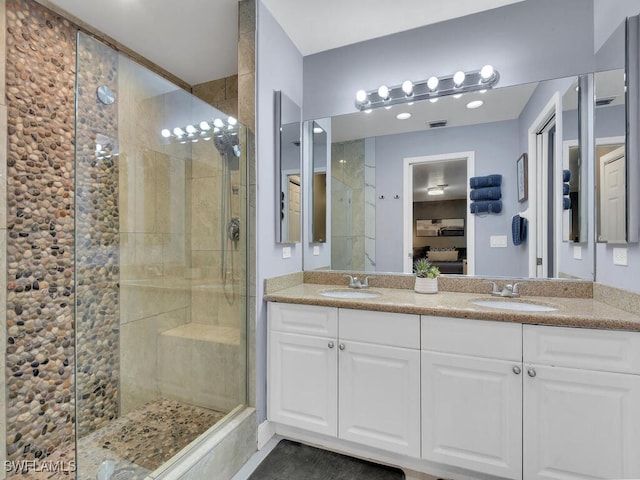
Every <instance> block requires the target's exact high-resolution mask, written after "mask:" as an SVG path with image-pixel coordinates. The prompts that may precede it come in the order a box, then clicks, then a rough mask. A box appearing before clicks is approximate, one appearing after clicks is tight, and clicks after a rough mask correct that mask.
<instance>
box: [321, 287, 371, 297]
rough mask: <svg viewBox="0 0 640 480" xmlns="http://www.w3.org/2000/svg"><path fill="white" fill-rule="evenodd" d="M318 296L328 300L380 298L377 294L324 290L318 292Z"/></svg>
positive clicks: (362, 291)
mask: <svg viewBox="0 0 640 480" xmlns="http://www.w3.org/2000/svg"><path fill="white" fill-rule="evenodd" d="M320 295H322V296H323V297H330V298H377V297H379V296H380V294H379V293H378V292H372V291H369V290H356V289H341V290H325V291H324V292H320Z"/></svg>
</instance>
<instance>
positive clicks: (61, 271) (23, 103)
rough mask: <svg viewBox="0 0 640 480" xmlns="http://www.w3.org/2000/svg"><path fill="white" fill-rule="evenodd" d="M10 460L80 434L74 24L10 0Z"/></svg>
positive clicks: (40, 455) (33, 454) (40, 452)
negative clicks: (76, 418)
mask: <svg viewBox="0 0 640 480" xmlns="http://www.w3.org/2000/svg"><path fill="white" fill-rule="evenodd" d="M6 16H7V17H6V19H7V32H6V33H7V38H6V40H7V41H6V56H7V62H6V86H7V106H8V130H7V134H8V139H7V143H8V154H7V233H8V235H7V252H6V253H7V346H6V385H7V439H6V440H7V458H8V459H9V460H17V459H34V458H43V456H46V455H47V454H49V453H51V452H52V451H53V450H54V449H56V448H57V447H58V446H60V445H61V444H66V443H69V442H73V436H74V396H73V377H74V376H73V369H74V342H73V335H74V317H73V304H74V278H73V276H74V271H73V264H74V251H73V246H74V239H73V222H74V204H73V201H74V200H73V199H74V195H73V177H74V145H73V141H74V140H73V139H74V85H75V78H74V73H75V28H74V27H73V26H72V25H71V24H70V23H69V22H68V21H67V20H65V19H63V18H61V17H59V16H57V15H55V14H53V13H51V12H49V11H48V10H46V9H44V8H42V7H41V6H39V5H38V4H37V3H36V2H33V1H28V0H7V2H6Z"/></svg>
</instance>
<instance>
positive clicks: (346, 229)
mask: <svg viewBox="0 0 640 480" xmlns="http://www.w3.org/2000/svg"><path fill="white" fill-rule="evenodd" d="M577 81H578V78H577V77H569V78H561V79H555V80H547V81H543V82H538V83H532V84H525V85H518V86H513V87H504V88H494V89H493V90H489V91H487V92H485V93H472V94H467V95H464V96H462V97H461V98H454V97H442V98H440V99H438V102H436V103H431V102H415V103H414V104H413V105H397V106H394V107H393V108H392V109H390V110H385V109H379V110H374V111H372V112H371V113H365V112H357V113H353V114H347V115H341V116H336V117H333V118H331V119H323V122H324V121H330V122H331V128H330V132H331V133H330V140H329V142H330V144H331V169H330V176H331V178H330V184H331V188H330V190H329V191H328V192H327V195H328V198H327V203H328V204H330V206H331V207H330V209H329V211H330V212H331V214H330V219H329V220H328V222H330V224H331V233H330V238H327V247H328V248H330V250H331V269H334V270H360V271H379V272H403V271H406V270H405V263H408V264H410V263H411V261H412V260H413V259H414V258H415V257H416V256H427V257H428V256H429V255H430V254H429V251H431V252H432V255H431V256H432V257H433V258H446V259H447V260H443V261H448V262H451V263H450V264H447V265H442V267H443V268H444V267H447V268H445V270H447V271H448V272H449V273H454V272H455V273H459V274H465V273H467V274H474V275H484V276H489V275H497V276H513V277H529V276H536V275H535V273H534V275H530V273H529V272H530V258H529V256H530V255H529V254H530V251H531V249H532V248H534V247H535V241H536V240H535V237H534V236H533V234H532V235H530V236H529V237H528V238H527V240H526V242H523V243H522V244H521V245H515V244H514V242H513V239H512V234H511V223H512V218H513V216H514V215H518V214H521V215H523V216H527V217H528V221H529V225H530V226H531V225H532V224H533V223H535V222H536V218H535V213H536V211H542V210H543V209H544V210H546V211H552V212H553V215H554V217H553V218H554V220H548V222H547V223H554V224H555V225H557V228H554V229H553V230H552V231H550V232H548V235H544V236H542V238H541V239H540V240H538V241H540V242H546V250H547V251H548V252H550V253H553V254H554V257H553V258H555V260H553V261H552V262H550V267H549V269H548V273H547V272H545V275H544V276H549V277H561V278H583V279H588V280H593V272H594V263H595V262H594V257H593V255H592V254H593V249H590V251H589V254H588V255H585V256H583V257H582V258H575V256H574V255H573V252H572V251H570V250H568V249H569V248H573V247H570V246H569V245H571V244H569V243H568V242H567V241H565V242H564V244H565V245H566V247H564V249H567V252H565V251H564V250H563V249H562V247H561V244H562V243H563V242H562V240H563V235H565V239H566V240H569V238H570V237H571V238H572V241H579V242H586V241H587V239H586V235H585V236H584V238H583V236H582V230H583V229H584V230H586V229H588V225H589V224H590V223H591V222H593V220H592V219H590V218H588V213H587V210H588V209H587V208H586V207H583V206H581V205H580V202H579V200H578V201H577V202H576V203H577V206H578V208H576V211H575V216H576V218H575V220H574V222H575V224H576V225H577V226H576V227H575V229H576V230H575V233H570V230H569V229H567V231H566V233H564V230H563V228H562V226H563V224H562V218H563V217H562V215H563V213H562V212H563V210H562V195H559V194H556V193H553V194H549V195H543V194H539V195H536V192H535V190H536V189H537V185H538V182H536V181H535V174H534V177H533V178H532V169H533V170H534V171H535V169H536V168H537V165H538V164H537V163H536V162H537V160H536V157H535V156H532V155H531V152H529V150H530V148H529V145H530V143H529V141H530V133H531V131H530V129H531V128H532V124H533V123H534V122H535V121H536V119H537V118H538V117H539V116H541V114H542V113H541V112H543V110H544V109H545V108H549V105H550V104H551V107H552V114H551V115H550V116H549V118H556V119H557V121H556V126H555V128H554V129H553V132H554V133H555V135H556V137H555V138H556V140H555V143H554V144H553V145H554V146H553V147H552V150H553V151H554V155H552V156H551V157H550V158H551V161H552V162H553V163H552V164H551V165H548V166H547V174H546V175H547V176H546V177H544V178H547V179H548V182H549V183H548V184H547V186H546V188H547V190H545V191H548V192H561V190H559V189H558V186H561V185H562V181H561V180H562V177H561V175H562V170H563V169H564V167H563V165H564V164H563V161H564V159H563V152H562V149H563V141H564V140H571V141H572V142H573V145H574V146H575V147H576V148H579V145H580V142H579V136H578V133H579V132H578V124H579V119H578V101H577V94H576V91H575V86H576V85H577ZM572 86H573V89H574V90H573V94H569V90H570V89H571V88H572ZM565 94H568V95H569V96H573V98H572V99H571V102H572V103H571V105H568V107H567V109H566V111H567V114H570V115H572V120H571V121H567V122H564V123H566V124H567V135H564V132H561V131H560V129H562V128H563V122H562V119H560V118H558V117H562V116H563V101H562V99H563V97H564V96H565ZM472 100H480V101H481V102H482V106H481V107H480V108H475V109H472V108H469V107H467V105H468V104H470V103H471V101H472ZM554 102H555V103H554ZM476 105H477V103H476ZM401 113H405V114H410V115H409V116H408V117H409V118H407V115H399V114H401ZM547 119H548V118H547ZM534 140H535V132H534ZM523 153H528V163H529V180H528V182H529V183H528V186H529V198H528V199H527V200H525V201H523V202H519V201H518V197H517V181H516V168H515V165H516V160H517V159H518V158H520V157H521V156H522V155H523ZM576 158H577V156H576ZM568 160H569V159H568ZM406 162H409V163H411V164H412V165H413V164H415V166H412V168H413V171H412V177H411V178H412V179H413V180H412V182H413V185H412V186H411V187H410V188H408V189H407V188H406V181H405V179H403V163H406ZM573 163H574V165H573V169H574V171H575V174H574V178H575V179H576V180H577V181H578V182H579V183H578V185H577V186H576V188H575V189H574V190H575V194H577V195H580V191H579V190H580V189H582V188H583V187H584V188H585V191H589V189H590V188H592V186H591V187H590V186H589V184H588V183H587V182H588V181H589V178H590V176H589V175H582V174H581V172H580V170H581V169H583V168H585V165H584V164H582V163H580V162H577V161H574V162H573ZM569 168H571V167H569ZM587 168H590V167H589V166H587ZM490 174H500V175H502V188H501V201H502V202H503V209H502V212H501V213H500V214H494V215H472V216H471V217H472V219H471V220H472V221H469V215H468V212H469V201H470V200H469V198H470V192H469V187H468V185H469V178H470V176H483V175H490ZM540 178H543V177H540ZM591 182H593V177H591ZM556 184H557V185H558V186H556ZM591 185H592V183H591ZM436 190H437V193H440V195H439V196H435V195H432V194H433V193H436ZM536 196H537V197H538V199H537V200H536ZM542 200H544V202H543V203H544V208H543V207H539V206H538V205H536V203H535V202H536V201H542ZM584 203H585V204H586V202H584ZM407 205H408V207H407ZM446 209H448V210H446ZM407 213H410V214H409V215H408V216H409V218H410V220H409V222H410V226H409V227H408V230H407V227H405V225H404V224H405V223H406V220H405V216H407ZM438 219H465V222H464V230H460V231H461V232H463V233H462V235H440V236H423V235H419V234H418V233H417V229H418V225H423V224H424V221H427V220H429V221H434V220H438ZM418 221H422V223H420V224H419V223H418ZM406 242H409V243H410V245H409V248H408V254H406V253H403V252H404V251H406V248H405V247H406V246H405V243H406ZM411 242H413V248H412V246H411ZM433 252H447V253H445V254H441V253H438V254H437V255H435V253H433ZM471 253H474V255H473V257H474V258H473V259H471V258H470V255H471ZM405 257H407V258H405ZM560 259H562V262H561V261H560ZM407 260H408V261H407ZM438 261H440V260H438ZM554 261H555V263H553V262H554ZM469 262H471V263H469ZM578 262H579V263H581V268H577V267H576V265H575V264H576V263H578ZM454 263H455V265H454ZM448 267H451V268H448Z"/></svg>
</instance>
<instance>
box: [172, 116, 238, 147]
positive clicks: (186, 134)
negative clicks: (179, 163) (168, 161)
mask: <svg viewBox="0 0 640 480" xmlns="http://www.w3.org/2000/svg"><path fill="white" fill-rule="evenodd" d="M237 130H238V120H236V119H235V118H234V117H229V118H228V119H227V120H226V121H224V120H221V119H220V118H216V119H214V120H212V121H207V120H203V121H201V122H200V123H198V124H197V125H187V126H184V127H175V128H173V129H168V128H164V129H162V131H161V132H160V135H161V136H162V137H163V138H165V139H167V140H168V141H170V142H176V141H178V142H180V143H187V142H192V143H195V142H197V141H198V140H211V138H212V137H214V136H218V137H219V136H222V135H223V134H225V133H226V134H229V135H237V134H238V132H237Z"/></svg>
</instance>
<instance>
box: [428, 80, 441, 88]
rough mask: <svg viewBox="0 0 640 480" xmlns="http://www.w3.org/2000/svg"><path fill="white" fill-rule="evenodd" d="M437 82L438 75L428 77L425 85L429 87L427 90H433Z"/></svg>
mask: <svg viewBox="0 0 640 480" xmlns="http://www.w3.org/2000/svg"><path fill="white" fill-rule="evenodd" d="M438 83H440V80H438V77H429V80H427V87H429V90H435V89H436V88H438Z"/></svg>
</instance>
